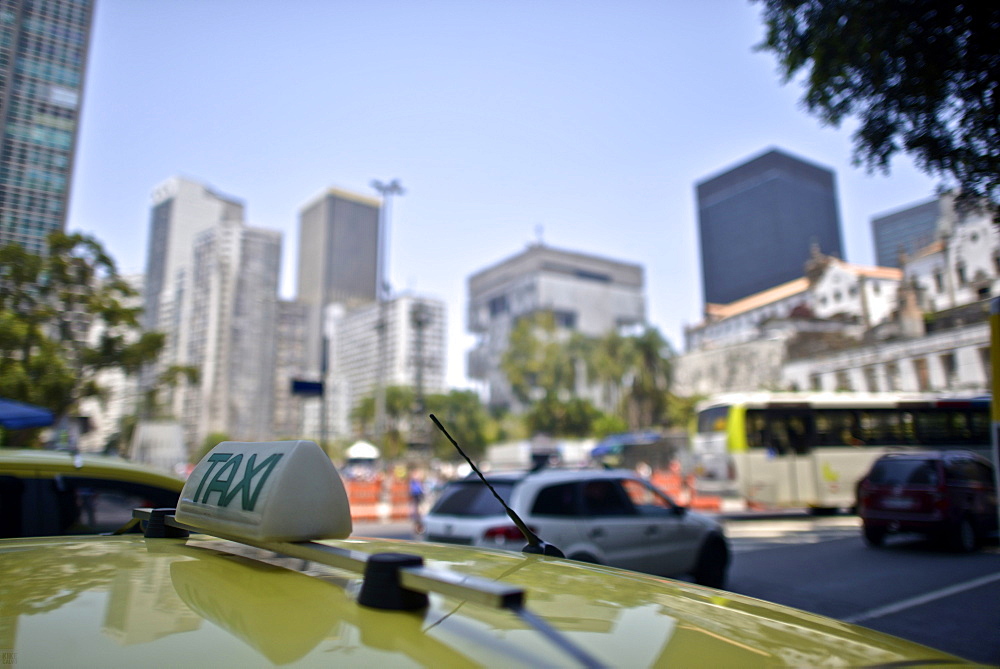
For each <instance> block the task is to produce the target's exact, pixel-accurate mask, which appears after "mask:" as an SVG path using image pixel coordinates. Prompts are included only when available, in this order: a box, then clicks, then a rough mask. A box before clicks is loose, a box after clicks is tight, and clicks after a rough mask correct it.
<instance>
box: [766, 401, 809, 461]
mask: <svg viewBox="0 0 1000 669" xmlns="http://www.w3.org/2000/svg"><path fill="white" fill-rule="evenodd" d="M809 422H810V421H809V420H808V416H807V415H804V414H791V413H784V412H778V411H772V412H770V413H769V414H768V417H767V427H768V435H769V437H770V439H769V441H768V446H769V447H770V448H772V449H774V451H775V454H776V455H788V454H791V453H795V454H796V455H805V454H807V453H809V452H810V451H811V450H812V444H811V441H812V438H811V435H810V429H809Z"/></svg>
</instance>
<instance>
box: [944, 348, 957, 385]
mask: <svg viewBox="0 0 1000 669" xmlns="http://www.w3.org/2000/svg"><path fill="white" fill-rule="evenodd" d="M941 370H942V371H943V372H944V383H945V387H946V388H951V387H953V386H954V385H956V383H957V381H958V365H957V364H956V363H955V354H954V353H942V354H941Z"/></svg>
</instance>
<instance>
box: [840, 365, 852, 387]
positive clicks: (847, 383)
mask: <svg viewBox="0 0 1000 669" xmlns="http://www.w3.org/2000/svg"><path fill="white" fill-rule="evenodd" d="M837 390H853V388H851V378H850V377H849V376H848V375H847V371H846V370H840V371H839V372H837Z"/></svg>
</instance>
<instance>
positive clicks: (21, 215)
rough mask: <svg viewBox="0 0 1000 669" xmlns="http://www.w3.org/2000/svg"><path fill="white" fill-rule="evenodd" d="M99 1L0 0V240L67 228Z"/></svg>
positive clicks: (40, 238) (24, 240) (35, 246)
mask: <svg viewBox="0 0 1000 669" xmlns="http://www.w3.org/2000/svg"><path fill="white" fill-rule="evenodd" d="M93 11H94V0H0V142H2V144H0V246H3V245H6V244H8V243H10V242H17V243H20V244H22V245H24V247H25V248H27V249H28V250H29V251H31V252H33V253H39V252H42V251H44V249H45V248H46V238H47V237H48V235H49V234H50V233H51V232H53V231H57V230H63V229H64V228H65V226H66V214H67V207H68V205H69V195H70V181H71V177H72V174H73V157H74V153H75V149H76V138H77V129H78V124H79V117H80V108H81V105H82V102H83V84H84V75H85V72H86V64H87V48H88V44H89V41H90V25H91V19H92V16H93Z"/></svg>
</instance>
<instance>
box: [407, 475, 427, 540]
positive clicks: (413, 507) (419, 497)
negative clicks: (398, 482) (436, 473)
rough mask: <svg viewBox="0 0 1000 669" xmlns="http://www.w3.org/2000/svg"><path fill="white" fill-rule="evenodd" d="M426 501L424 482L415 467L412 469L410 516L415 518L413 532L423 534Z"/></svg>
mask: <svg viewBox="0 0 1000 669" xmlns="http://www.w3.org/2000/svg"><path fill="white" fill-rule="evenodd" d="M423 503H424V484H423V482H422V481H421V480H420V473H419V472H418V471H417V470H416V469H415V468H414V469H411V470H410V516H411V518H412V520H413V533H414V534H417V535H419V534H421V533H423V531H424V518H423V513H422V510H421V506H422V505H423Z"/></svg>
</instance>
